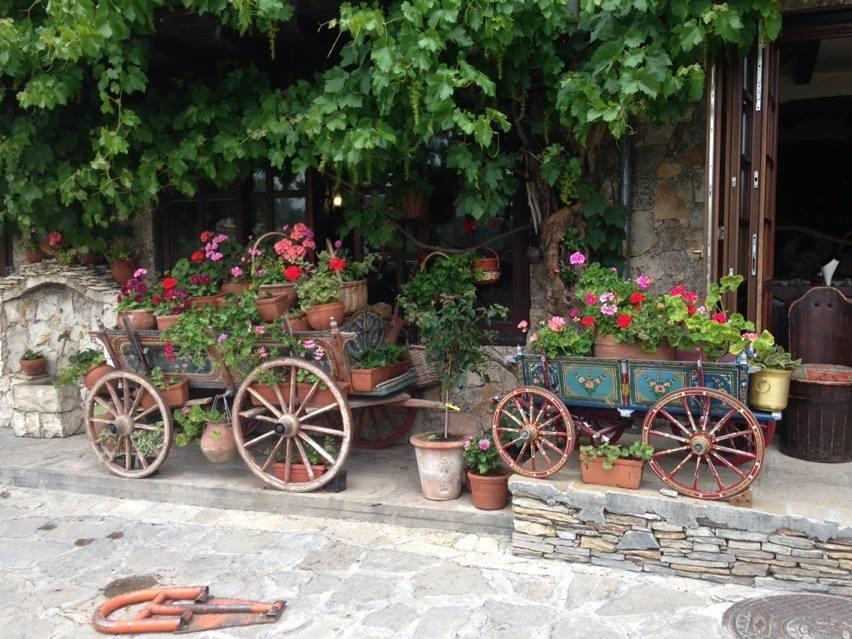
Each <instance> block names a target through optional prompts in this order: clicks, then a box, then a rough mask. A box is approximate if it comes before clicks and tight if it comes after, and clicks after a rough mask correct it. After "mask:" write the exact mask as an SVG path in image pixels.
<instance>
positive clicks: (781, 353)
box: [749, 331, 802, 371]
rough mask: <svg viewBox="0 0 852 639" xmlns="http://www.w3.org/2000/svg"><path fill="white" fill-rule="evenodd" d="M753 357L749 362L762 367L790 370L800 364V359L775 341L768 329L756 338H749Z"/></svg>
mask: <svg viewBox="0 0 852 639" xmlns="http://www.w3.org/2000/svg"><path fill="white" fill-rule="evenodd" d="M751 345H752V348H754V357H753V358H752V359H751V360H750V362H749V363H750V364H752V365H753V366H757V367H759V368H762V369H769V370H782V371H784V370H787V371H792V370H796V369H797V368H799V366H801V365H802V360H800V359H793V357H792V356H791V355H790V353H788V352H787V351H785V350H784V347H782V346H779V345H778V344H776V343H775V337H774V336H773V335H772V333H770V332H769V331H763V332H762V333H761V334H760V335H759V336H757V338H756V339H754V340H751Z"/></svg>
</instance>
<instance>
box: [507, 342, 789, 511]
mask: <svg viewBox="0 0 852 639" xmlns="http://www.w3.org/2000/svg"><path fill="white" fill-rule="evenodd" d="M517 360H518V364H519V366H520V369H521V371H522V372H523V378H524V384H525V385H524V386H522V387H520V388H517V389H515V390H513V391H511V392H510V393H508V394H507V395H505V396H504V397H502V398H501V399H500V400H499V402H498V404H497V408H496V410H495V412H494V417H493V420H492V429H493V434H494V441H495V442H497V445H498V447H499V451H500V456H501V457H502V459H503V461H504V462H505V463H506V464H507V465H508V466H509V467H510V468H511V469H512V470H513V471H515V472H517V473H520V474H522V475H527V476H530V477H547V476H550V475H552V474H554V473H555V472H557V471H558V470H559V469H560V468H562V467H563V466H564V465H565V463H566V462H567V460H568V457H569V456H570V454H571V452H572V451H573V449H574V447H575V444H576V442H577V439H578V438H580V437H586V438H588V439H589V440H590V443H592V442H593V443H595V444H599V443H601V442H610V443H615V442H616V441H618V439H619V438H620V437H621V436H622V434H623V433H624V431H625V430H627V429H628V428H630V427H631V426H632V425H633V424H634V420H636V421H638V419H637V418H642V420H641V432H642V441H643V442H644V443H646V444H650V445H651V446H653V447H654V450H655V452H654V455H653V458H652V460H651V461H650V464H649V465H650V467H651V470H653V472H654V474H656V475H657V477H659V478H660V480H661V481H662V482H663V483H664V484H666V485H667V486H669V487H670V488H673V489H675V490H676V491H678V492H680V493H682V494H684V495H689V496H691V497H697V498H699V499H729V498H731V497H733V496H735V495H737V494H739V493H741V492H743V491H745V490H746V489H747V488H748V486H749V485H750V484H751V483H752V482H753V481H754V479H755V478H756V477H757V476H758V474H759V473H760V471H761V468H762V467H763V458H764V450H765V448H766V444H767V442H770V441H771V440H772V437H773V436H774V432H775V424H776V421H777V420H779V419H780V418H781V414H780V413H762V412H757V411H752V410H751V409H749V407H748V406H747V405H746V403H745V402H746V398H747V397H748V379H749V377H748V364H746V363H742V362H740V363H729V364H727V363H703V362H701V361H698V362H674V361H652V360H618V359H601V358H594V357H564V358H558V359H552V360H548V359H546V358H545V357H543V356H541V355H530V354H522V355H520V356H519V357H518V358H517ZM569 409H570V410H569Z"/></svg>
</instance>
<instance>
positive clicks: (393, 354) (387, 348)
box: [351, 344, 408, 368]
mask: <svg viewBox="0 0 852 639" xmlns="http://www.w3.org/2000/svg"><path fill="white" fill-rule="evenodd" d="M407 357H408V349H407V348H406V347H405V346H401V345H399V344H381V345H380V346H377V347H376V348H370V349H367V350H365V351H362V352H360V353H353V354H352V355H351V358H352V365H353V367H354V368H380V367H382V366H387V365H388V364H395V363H396V362H399V361H402V360H404V359H406V358H407Z"/></svg>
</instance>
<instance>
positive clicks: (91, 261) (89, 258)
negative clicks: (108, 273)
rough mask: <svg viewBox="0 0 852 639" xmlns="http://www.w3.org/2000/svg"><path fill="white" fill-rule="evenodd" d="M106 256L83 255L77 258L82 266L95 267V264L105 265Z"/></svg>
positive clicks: (97, 254) (98, 254)
mask: <svg viewBox="0 0 852 639" xmlns="http://www.w3.org/2000/svg"><path fill="white" fill-rule="evenodd" d="M103 261H104V256H103V255H101V254H100V253H83V254H82V255H80V256H78V257H77V262H78V263H79V264H80V265H81V266H94V265H95V264H103Z"/></svg>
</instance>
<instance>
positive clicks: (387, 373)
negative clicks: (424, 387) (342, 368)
mask: <svg viewBox="0 0 852 639" xmlns="http://www.w3.org/2000/svg"><path fill="white" fill-rule="evenodd" d="M410 368H411V360H410V359H404V360H402V361H400V362H395V363H393V364H388V365H386V366H379V367H377V368H353V369H352V370H351V374H352V390H353V391H357V392H362V393H366V392H369V391H371V390H373V389H375V388H376V386H378V385H379V384H381V383H383V382H386V381H388V380H389V379H394V378H396V377H399V376H400V375H402V374H403V373H405V372H406V371H408V370H409V369H410Z"/></svg>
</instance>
